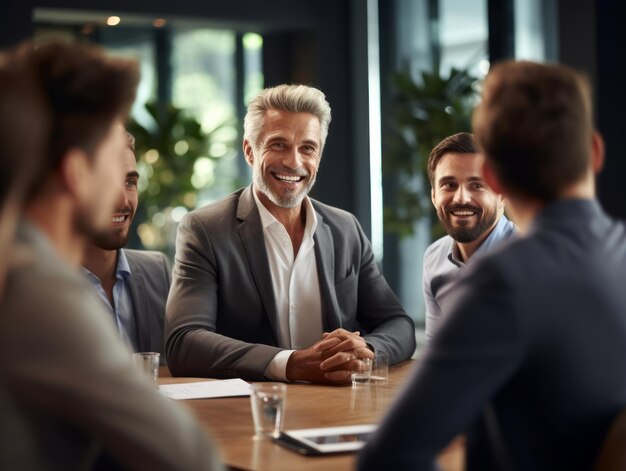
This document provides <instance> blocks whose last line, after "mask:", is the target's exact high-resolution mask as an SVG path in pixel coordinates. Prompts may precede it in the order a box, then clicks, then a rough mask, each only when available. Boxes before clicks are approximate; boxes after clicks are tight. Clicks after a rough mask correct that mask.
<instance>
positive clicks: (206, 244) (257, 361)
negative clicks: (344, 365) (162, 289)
mask: <svg viewBox="0 0 626 471" xmlns="http://www.w3.org/2000/svg"><path fill="white" fill-rule="evenodd" d="M312 203H313V208H314V209H315V212H316V215H317V228H316V230H315V234H314V240H315V257H316V261H317V269H318V275H319V284H320V294H321V299H322V316H323V326H324V329H325V330H326V331H332V330H334V329H337V328H340V327H342V328H344V329H347V330H350V331H353V330H360V331H361V332H362V333H363V334H365V335H364V337H365V340H366V341H367V342H368V343H369V344H370V345H371V346H372V347H373V348H374V349H375V350H382V351H385V352H387V353H388V355H389V358H390V362H391V363H397V362H400V361H402V360H405V359H407V358H409V357H410V356H411V355H412V354H413V352H414V350H415V330H414V325H413V322H412V320H411V318H410V317H409V316H408V315H407V314H406V312H404V310H403V309H402V306H401V305H400V303H399V301H398V299H397V298H396V296H395V295H394V294H393V292H392V291H391V289H390V288H389V286H388V285H387V282H386V281H385V279H384V278H383V276H382V274H381V273H380V271H379V269H378V266H377V265H376V262H375V261H374V257H373V254H372V249H371V245H370V243H369V241H368V240H367V237H366V236H365V234H364V233H363V229H361V226H360V225H359V223H358V221H357V220H356V218H355V217H354V216H353V215H352V214H350V213H348V212H346V211H342V210H340V209H337V208H332V207H330V206H327V205H324V204H322V203H319V202H318V201H315V200H312ZM165 336H166V345H165V350H166V353H167V358H168V364H169V367H170V371H171V372H172V374H174V375H178V376H206V377H242V378H246V379H249V380H263V379H264V371H265V369H266V367H267V365H268V364H269V362H270V361H271V360H272V359H273V358H274V356H275V355H276V354H277V353H278V352H280V351H281V349H280V348H279V347H278V346H277V345H278V340H277V339H278V320H277V314H276V303H275V300H274V292H273V287H272V280H271V274H270V268H269V262H268V258H267V253H266V250H265V242H264V238H263V229H262V225H261V219H260V216H259V212H258V208H257V206H256V204H255V201H254V197H253V194H252V187H251V186H249V187H247V188H244V189H241V190H238V191H237V192H235V193H233V194H231V195H230V196H228V197H226V198H225V199H223V200H221V201H219V202H217V203H214V204H211V205H208V206H205V207H203V208H199V209H197V210H195V211H192V212H191V213H188V214H187V215H186V216H185V217H184V218H183V220H182V221H181V223H180V225H179V228H178V235H177V240H176V261H175V264H174V274H173V280H172V288H171V290H170V294H169V297H168V301H167V308H166V322H165Z"/></svg>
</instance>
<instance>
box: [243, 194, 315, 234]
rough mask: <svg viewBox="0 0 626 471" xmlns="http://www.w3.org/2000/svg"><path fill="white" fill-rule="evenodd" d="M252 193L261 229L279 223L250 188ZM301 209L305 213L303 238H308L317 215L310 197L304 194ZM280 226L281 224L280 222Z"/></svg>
mask: <svg viewBox="0 0 626 471" xmlns="http://www.w3.org/2000/svg"><path fill="white" fill-rule="evenodd" d="M252 195H253V196H254V202H255V203H256V206H257V208H258V210H259V216H260V217H261V225H262V226H263V230H266V229H267V228H268V227H270V226H273V225H275V224H280V221H279V220H278V219H276V218H275V217H274V215H273V214H272V213H271V212H270V211H269V209H267V208H266V207H265V205H264V204H263V203H261V200H260V199H259V197H258V196H257V194H256V191H255V189H254V188H252ZM302 204H303V206H302V209H303V210H304V211H305V214H306V224H305V226H304V238H305V239H309V238H311V239H312V238H313V234H314V233H315V228H316V227H317V215H316V214H315V209H313V203H311V199H310V198H309V197H308V196H305V197H304V199H303V200H302ZM280 225H281V226H282V224H280Z"/></svg>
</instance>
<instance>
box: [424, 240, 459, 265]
mask: <svg viewBox="0 0 626 471" xmlns="http://www.w3.org/2000/svg"><path fill="white" fill-rule="evenodd" d="M453 243H454V239H452V237H450V236H449V235H445V236H443V237H441V238H439V239H437V240H436V241H434V242H433V243H432V244H430V245H429V246H428V247H427V248H426V251H425V252H424V262H427V261H428V262H435V261H437V260H440V259H442V258H448V254H449V253H450V250H451V249H452V244H453Z"/></svg>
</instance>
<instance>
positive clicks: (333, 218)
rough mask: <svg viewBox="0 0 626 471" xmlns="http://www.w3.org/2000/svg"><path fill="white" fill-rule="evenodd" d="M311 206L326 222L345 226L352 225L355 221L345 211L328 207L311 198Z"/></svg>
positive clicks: (349, 213) (352, 215) (352, 216)
mask: <svg viewBox="0 0 626 471" xmlns="http://www.w3.org/2000/svg"><path fill="white" fill-rule="evenodd" d="M311 204H312V205H313V208H314V209H315V212H316V213H318V214H319V215H321V216H322V217H323V218H324V220H325V221H326V222H330V223H334V224H342V225H346V224H354V221H355V220H356V217H355V216H354V214H352V213H351V212H349V211H346V210H345V209H341V208H337V207H335V206H330V205H328V204H325V203H322V202H320V201H318V200H316V199H313V198H311Z"/></svg>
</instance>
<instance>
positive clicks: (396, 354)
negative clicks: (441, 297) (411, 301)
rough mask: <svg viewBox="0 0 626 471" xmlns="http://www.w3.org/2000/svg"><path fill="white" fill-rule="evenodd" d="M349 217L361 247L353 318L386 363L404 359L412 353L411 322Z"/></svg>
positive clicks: (412, 329) (367, 243) (413, 334)
mask: <svg viewBox="0 0 626 471" xmlns="http://www.w3.org/2000/svg"><path fill="white" fill-rule="evenodd" d="M352 217H353V220H354V224H355V225H356V230H357V233H358V237H359V239H360V240H359V244H360V247H361V260H360V265H361V266H360V269H359V286H358V300H357V303H358V304H357V306H358V310H357V321H358V324H359V326H362V327H363V328H364V330H365V331H366V332H367V333H366V335H365V336H364V338H365V340H366V342H367V343H369V344H370V345H371V346H373V347H374V350H382V351H384V352H386V353H387V354H388V355H389V363H390V364H395V363H399V362H401V361H404V360H407V359H409V358H410V357H411V355H413V353H414V352H415V325H414V324H413V320H412V319H411V318H410V317H409V316H408V314H407V313H406V312H405V311H404V309H403V308H402V305H401V304H400V301H399V300H398V298H397V297H396V295H395V294H394V293H393V291H392V290H391V288H390V287H389V285H388V284H387V281H386V280H385V278H384V277H383V275H382V273H381V272H380V269H379V268H378V265H377V264H376V261H375V260H374V253H373V252H372V246H371V244H370V242H369V240H368V239H367V236H366V235H365V233H364V232H363V229H362V228H361V225H360V224H359V222H358V221H357V219H356V218H355V217H354V216H352Z"/></svg>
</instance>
